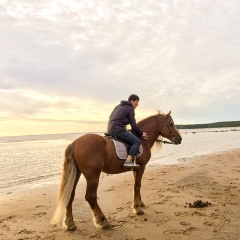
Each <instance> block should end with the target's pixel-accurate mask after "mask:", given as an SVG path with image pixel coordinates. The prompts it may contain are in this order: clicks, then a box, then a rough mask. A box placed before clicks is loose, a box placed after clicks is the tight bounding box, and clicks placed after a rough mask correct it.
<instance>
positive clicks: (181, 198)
mask: <svg viewBox="0 0 240 240" xmlns="http://www.w3.org/2000/svg"><path fill="white" fill-rule="evenodd" d="M183 161H184V159H183ZM132 189H133V176H132V173H131V172H128V173H124V174H119V175H111V176H104V177H102V178H101V180H100V186H99V191H98V200H99V204H100V207H101V208H102V210H103V212H104V213H105V215H106V216H107V218H108V219H109V220H110V222H111V223H112V225H114V227H113V228H112V229H110V230H99V229H96V228H94V226H93V224H92V215H91V211H90V207H89V206H88V204H87V202H86V201H85V199H84V195H85V180H84V179H82V180H81V182H80V184H79V186H78V188H77V192H76V198H75V201H74V209H73V213H74V218H75V222H76V225H77V230H76V231H74V232H65V231H64V229H62V228H61V226H58V227H49V221H50V219H51V216H52V214H53V212H54V209H55V203H56V196H57V190H58V185H51V186H45V187H44V188H43V187H38V188H33V189H28V190H27V191H24V192H12V193H10V192H9V193H5V194H1V199H0V204H1V212H0V239H2V240H3V239H4V240H5V239H8V240H13V239H18V240H20V239H21V240H23V239H24V240H25V239H50V240H51V239H52V240H55V239H57V240H77V239H78V240H79V239H111V240H112V239H124V240H127V239H128V240H131V239H134V240H144V239H147V240H152V239H154V240H157V239H164V240H165V239H209V240H210V239H212V240H213V239H214V240H217V239H231V240H233V239H240V149H236V150H232V151H227V152H223V153H219V154H212V155H207V156H200V157H195V158H192V159H187V161H185V162H182V163H181V164H179V165H172V166H158V167H149V168H147V169H146V171H145V174H144V176H143V181H142V191H141V192H142V199H143V201H144V203H145V204H146V207H144V209H143V210H144V212H145V214H144V215H141V216H135V215H134V214H133V213H132V209H131V203H132V194H133V190H132ZM200 199H201V200H203V201H208V202H211V205H210V206H208V207H205V208H189V207H188V205H186V203H193V202H194V201H196V200H200Z"/></svg>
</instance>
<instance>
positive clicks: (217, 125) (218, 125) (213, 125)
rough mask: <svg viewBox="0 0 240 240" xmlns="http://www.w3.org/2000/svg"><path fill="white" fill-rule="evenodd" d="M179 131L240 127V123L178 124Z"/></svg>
mask: <svg viewBox="0 0 240 240" xmlns="http://www.w3.org/2000/svg"><path fill="white" fill-rule="evenodd" d="M176 127H177V128H178V129H195V128H222V127H240V121H229V122H216V123H202V124H184V125H178V124H176Z"/></svg>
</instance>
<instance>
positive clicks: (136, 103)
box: [131, 100, 138, 109]
mask: <svg viewBox="0 0 240 240" xmlns="http://www.w3.org/2000/svg"><path fill="white" fill-rule="evenodd" d="M131 103H132V106H133V108H134V109H135V108H136V107H137V106H138V100H136V101H133V100H131Z"/></svg>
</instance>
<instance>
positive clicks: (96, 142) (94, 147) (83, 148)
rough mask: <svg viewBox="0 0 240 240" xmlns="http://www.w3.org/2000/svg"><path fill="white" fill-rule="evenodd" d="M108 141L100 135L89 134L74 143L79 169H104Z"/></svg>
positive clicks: (75, 157)
mask: <svg viewBox="0 0 240 240" xmlns="http://www.w3.org/2000/svg"><path fill="white" fill-rule="evenodd" d="M106 145H107V142H106V139H105V138H104V137H102V136H100V135H98V134H93V133H87V134H85V135H83V136H81V137H79V138H78V139H76V140H75V141H74V154H73V155H74V159H75V161H76V164H77V165H78V167H79V169H80V170H81V171H82V170H83V169H84V168H89V167H90V168H92V169H102V168H103V166H104V159H105V156H106Z"/></svg>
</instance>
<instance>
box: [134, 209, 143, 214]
mask: <svg viewBox="0 0 240 240" xmlns="http://www.w3.org/2000/svg"><path fill="white" fill-rule="evenodd" d="M133 211H134V213H135V214H136V215H142V214H144V211H143V210H142V209H141V208H137V209H133Z"/></svg>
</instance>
